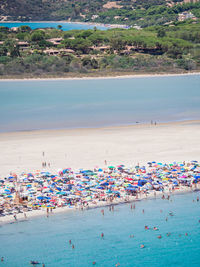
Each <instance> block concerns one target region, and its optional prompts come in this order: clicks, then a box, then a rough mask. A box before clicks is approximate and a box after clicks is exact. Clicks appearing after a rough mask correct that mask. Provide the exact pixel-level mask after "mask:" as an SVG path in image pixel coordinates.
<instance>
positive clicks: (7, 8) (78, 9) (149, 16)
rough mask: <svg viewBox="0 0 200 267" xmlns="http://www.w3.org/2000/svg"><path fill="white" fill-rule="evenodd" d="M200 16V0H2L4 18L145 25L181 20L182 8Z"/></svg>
mask: <svg viewBox="0 0 200 267" xmlns="http://www.w3.org/2000/svg"><path fill="white" fill-rule="evenodd" d="M184 11H187V12H191V13H192V14H193V15H194V16H195V17H196V18H200V1H199V0H191V1H190V0H173V1H172V0H132V1H127V0H119V1H118V0H117V1H112V0H111V1H108V0H81V1H75V0H34V1H33V0H1V1H0V18H1V20H4V21H5V20H7V21H8V20H12V21H47V20H49V21H59V20H65V21H83V22H88V21H89V22H100V23H107V24H111V23H112V24H127V25H137V26H141V27H149V26H153V25H164V24H167V23H170V22H171V21H177V20H178V16H179V14H180V13H181V12H184Z"/></svg>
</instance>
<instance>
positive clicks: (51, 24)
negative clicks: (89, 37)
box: [0, 21, 107, 31]
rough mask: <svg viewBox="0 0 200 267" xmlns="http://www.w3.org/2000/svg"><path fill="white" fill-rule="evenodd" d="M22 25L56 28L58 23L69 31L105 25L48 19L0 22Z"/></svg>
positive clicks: (32, 27) (6, 24)
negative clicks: (51, 20)
mask: <svg viewBox="0 0 200 267" xmlns="http://www.w3.org/2000/svg"><path fill="white" fill-rule="evenodd" d="M22 25H27V26H29V27H31V29H33V30H34V29H38V28H48V27H51V28H57V26H58V25H61V26H62V30H64V31H70V30H87V29H93V28H94V27H96V28H98V29H99V30H106V29H107V27H106V26H100V25H92V24H90V25H89V24H84V23H73V22H72V23H69V22H61V21H56V22H50V21H39V22H29V21H27V22H3V23H0V26H4V27H8V28H13V27H20V26H22Z"/></svg>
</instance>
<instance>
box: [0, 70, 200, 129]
mask: <svg viewBox="0 0 200 267" xmlns="http://www.w3.org/2000/svg"><path fill="white" fill-rule="evenodd" d="M199 118H200V75H190V76H173V77H172V76H171V77H153V78H151V77H147V78H128V79H126V78H120V79H92V80H49V81H0V131H1V132H5V131H18V130H32V129H52V128H53V129H56V128H78V127H100V126H111V125H128V124H134V123H136V122H140V123H146V122H148V123H149V122H150V121H151V120H153V121H157V122H166V121H179V120H189V119H199Z"/></svg>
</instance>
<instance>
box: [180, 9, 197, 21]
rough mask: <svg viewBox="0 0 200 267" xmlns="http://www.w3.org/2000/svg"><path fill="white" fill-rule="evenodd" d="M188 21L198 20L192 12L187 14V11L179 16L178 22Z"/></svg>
mask: <svg viewBox="0 0 200 267" xmlns="http://www.w3.org/2000/svg"><path fill="white" fill-rule="evenodd" d="M186 19H194V20H196V19H197V18H196V17H195V16H194V15H193V14H192V13H191V12H187V11H184V12H183V13H180V14H178V21H184V20H186Z"/></svg>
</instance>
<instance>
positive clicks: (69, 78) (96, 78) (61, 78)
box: [0, 72, 200, 82]
mask: <svg viewBox="0 0 200 267" xmlns="http://www.w3.org/2000/svg"><path fill="white" fill-rule="evenodd" d="M189 75H200V72H183V73H155V74H148V73H146V74H127V75H125V74H121V75H120V74H119V73H117V74H115V73H113V74H108V76H104V75H103V76H98V75H97V76H95V75H94V76H81V77H76V76H75V77H74V76H73V77H70V76H69V77H44V78H27V77H25V78H21V77H19V78H10V77H8V78H5V77H0V82H1V81H3V82H5V81H8V82H11V81H49V80H50V81H51V80H52V81H56V80H60V81H62V80H64V81H65V80H94V79H95V80H102V79H103V80H104V79H132V78H153V77H176V76H177V77H178V76H189Z"/></svg>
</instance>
